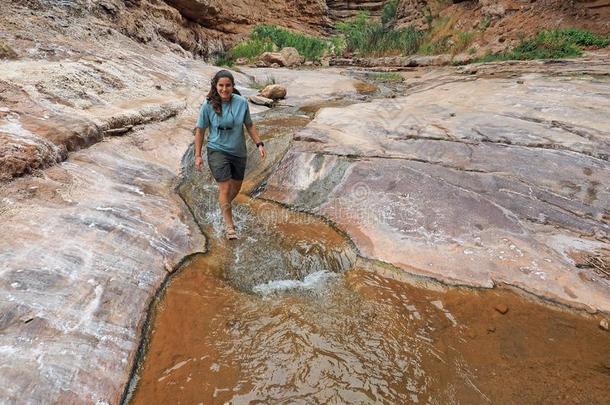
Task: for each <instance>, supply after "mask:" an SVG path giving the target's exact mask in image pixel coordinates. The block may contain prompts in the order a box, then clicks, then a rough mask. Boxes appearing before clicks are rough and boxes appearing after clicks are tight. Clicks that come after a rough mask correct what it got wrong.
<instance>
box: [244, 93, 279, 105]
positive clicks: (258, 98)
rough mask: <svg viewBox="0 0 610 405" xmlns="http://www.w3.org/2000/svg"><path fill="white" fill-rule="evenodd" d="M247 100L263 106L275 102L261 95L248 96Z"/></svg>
mask: <svg viewBox="0 0 610 405" xmlns="http://www.w3.org/2000/svg"><path fill="white" fill-rule="evenodd" d="M248 100H249V101H250V102H251V103H253V104H256V105H264V106H265V107H272V106H273V104H274V103H275V101H274V100H272V99H270V98H267V97H263V96H249V97H248Z"/></svg>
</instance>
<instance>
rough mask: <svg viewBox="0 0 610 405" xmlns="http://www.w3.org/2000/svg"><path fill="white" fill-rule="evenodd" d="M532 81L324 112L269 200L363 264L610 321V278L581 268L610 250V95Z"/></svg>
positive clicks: (587, 81)
mask: <svg viewBox="0 0 610 405" xmlns="http://www.w3.org/2000/svg"><path fill="white" fill-rule="evenodd" d="M520 82H521V83H518V82H517V81H516V80H514V79H487V80H486V79H481V78H478V79H477V80H476V81H457V82H453V83H447V82H440V83H439V84H438V85H437V86H434V85H433V84H434V83H427V85H428V88H427V89H424V90H421V91H418V92H416V93H414V94H411V95H409V96H407V97H403V98H396V99H389V100H376V101H373V102H371V103H364V104H354V105H351V106H348V107H344V108H326V109H322V110H320V111H319V112H318V114H317V116H316V118H315V120H314V121H312V122H311V123H310V124H309V125H308V126H307V127H306V128H304V129H303V130H301V131H299V132H298V133H297V134H296V135H295V143H294V144H293V147H292V149H291V150H290V151H289V152H288V154H287V155H286V156H285V158H284V159H283V161H282V162H281V163H280V166H279V167H278V169H277V170H276V171H275V172H274V174H273V175H272V176H271V178H270V179H269V180H268V182H267V187H266V190H265V192H264V193H263V194H262V196H263V197H264V198H269V199H273V200H277V201H280V202H282V203H285V204H289V205H292V206H294V207H296V208H298V209H302V210H305V211H308V212H313V213H316V214H320V215H323V216H325V217H327V218H329V219H330V220H332V221H333V222H334V223H336V224H337V226H339V227H340V228H341V229H343V230H344V231H345V232H346V233H347V234H348V235H349V236H350V237H351V238H352V239H353V240H354V242H355V243H356V245H357V246H358V248H359V249H360V253H361V254H362V255H363V256H365V257H367V258H372V259H378V260H382V261H384V262H388V263H391V264H393V265H395V266H397V267H399V268H403V269H405V270H407V271H409V272H412V273H416V274H420V275H425V276H429V277H434V278H437V279H441V280H444V281H446V282H449V283H453V284H468V285H474V286H484V287H491V286H493V285H495V284H510V285H514V286H517V287H519V288H522V289H524V290H526V291H529V292H531V293H534V294H537V295H540V296H543V297H546V298H548V299H552V300H556V301H560V302H563V303H568V304H570V305H574V306H577V307H588V308H592V309H598V310H603V311H610V288H609V287H610V281H609V280H608V279H606V278H603V277H602V276H601V275H600V274H597V273H595V272H594V271H593V270H592V269H579V268H577V267H576V263H575V262H574V260H573V259H572V254H573V253H574V252H576V251H577V252H580V253H582V254H585V255H598V254H604V252H607V251H608V250H607V249H609V248H610V243H609V239H608V235H610V221H609V218H610V212H609V210H608V207H609V206H610V190H609V189H608V179H610V164H609V163H608V152H609V151H610V87H609V86H608V84H607V83H606V82H604V81H599V80H595V79H591V78H579V79H569V78H568V77H555V78H554V77H544V76H543V75H540V74H532V75H526V76H524V77H523V78H522V79H520Z"/></svg>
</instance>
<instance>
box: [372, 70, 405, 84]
mask: <svg viewBox="0 0 610 405" xmlns="http://www.w3.org/2000/svg"><path fill="white" fill-rule="evenodd" d="M367 76H368V77H370V78H371V79H374V80H379V81H382V82H402V81H404V80H405V78H404V77H402V75H401V74H400V73H396V72H371V73H369V74H367Z"/></svg>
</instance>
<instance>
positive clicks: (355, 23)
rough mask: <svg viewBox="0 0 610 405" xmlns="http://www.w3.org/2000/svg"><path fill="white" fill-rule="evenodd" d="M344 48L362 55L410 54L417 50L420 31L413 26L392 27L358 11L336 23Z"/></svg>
mask: <svg viewBox="0 0 610 405" xmlns="http://www.w3.org/2000/svg"><path fill="white" fill-rule="evenodd" d="M337 30H338V31H339V32H340V33H341V34H343V36H344V38H345V44H346V48H347V49H348V50H349V51H352V52H358V53H359V54H360V55H362V56H383V55H396V54H399V55H410V54H413V53H415V52H416V51H417V48H418V47H419V43H420V40H421V38H422V33H421V32H419V31H418V30H416V29H415V28H414V27H407V28H403V29H392V28H387V27H384V26H383V24H381V23H379V22H375V21H372V20H370V19H369V16H368V14H367V13H365V12H362V13H359V14H358V15H357V16H356V17H355V18H354V19H352V20H351V21H349V22H344V23H338V24H337Z"/></svg>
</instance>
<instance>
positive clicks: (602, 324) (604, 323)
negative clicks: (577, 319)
mask: <svg viewBox="0 0 610 405" xmlns="http://www.w3.org/2000/svg"><path fill="white" fill-rule="evenodd" d="M599 327H600V328H601V329H603V330H607V331H608V330H610V324H609V323H608V320H607V319H602V320H601V321H599Z"/></svg>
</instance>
